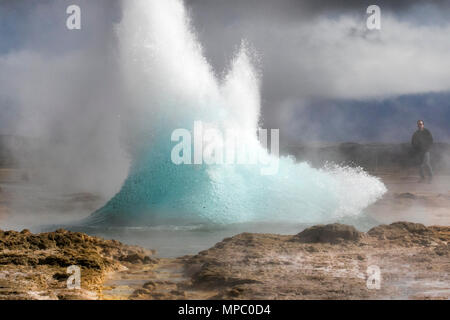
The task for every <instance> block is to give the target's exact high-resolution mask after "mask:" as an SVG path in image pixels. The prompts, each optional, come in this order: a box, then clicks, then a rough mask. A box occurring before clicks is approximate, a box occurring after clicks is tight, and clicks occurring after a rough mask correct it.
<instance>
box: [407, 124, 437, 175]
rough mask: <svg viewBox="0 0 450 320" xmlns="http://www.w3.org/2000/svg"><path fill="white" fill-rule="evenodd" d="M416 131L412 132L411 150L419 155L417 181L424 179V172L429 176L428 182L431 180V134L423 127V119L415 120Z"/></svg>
mask: <svg viewBox="0 0 450 320" xmlns="http://www.w3.org/2000/svg"><path fill="white" fill-rule="evenodd" d="M417 128H418V129H417V131H416V132H414V134H413V136H412V140H411V144H412V147H413V150H414V151H415V152H416V153H417V154H418V155H419V158H420V167H419V174H420V180H419V182H423V181H425V174H426V173H427V174H428V176H429V180H428V181H429V182H430V183H431V181H432V180H433V169H432V168H431V162H430V148H431V146H432V145H433V136H432V135H431V132H430V131H429V130H428V129H426V128H425V123H424V121H423V120H419V121H417Z"/></svg>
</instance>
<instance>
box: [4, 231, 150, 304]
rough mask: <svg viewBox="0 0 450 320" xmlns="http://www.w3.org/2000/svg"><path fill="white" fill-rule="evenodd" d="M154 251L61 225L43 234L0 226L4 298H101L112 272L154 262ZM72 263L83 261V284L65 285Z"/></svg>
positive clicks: (80, 265) (81, 264)
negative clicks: (105, 283) (75, 285)
mask: <svg viewBox="0 0 450 320" xmlns="http://www.w3.org/2000/svg"><path fill="white" fill-rule="evenodd" d="M152 254H153V252H152V251H149V250H145V249H142V248H139V247H135V246H127V245H124V244H121V243H120V242H118V241H115V240H104V239H100V238H97V237H91V236H88V235H86V234H84V233H80V232H70V231H67V230H63V229H59V230H56V231H55V232H47V233H40V234H32V233H31V232H30V231H28V230H23V231H21V232H16V231H1V230H0V299H98V298H101V288H102V283H103V281H104V279H105V276H106V275H107V274H108V273H109V272H115V271H118V270H123V269H130V268H133V267H134V266H135V265H139V266H142V265H144V264H150V263H152V262H153V261H156V260H155V259H154V258H150V256H151V255H152ZM130 257H131V258H130ZM72 265H76V266H78V267H80V271H81V289H80V290H78V289H68V288H67V279H68V278H69V276H70V274H68V273H67V267H69V266H72Z"/></svg>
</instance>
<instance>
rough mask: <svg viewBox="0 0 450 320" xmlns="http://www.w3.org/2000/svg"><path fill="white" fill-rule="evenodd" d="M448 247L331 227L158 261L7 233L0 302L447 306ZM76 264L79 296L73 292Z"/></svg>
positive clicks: (387, 231)
mask: <svg viewBox="0 0 450 320" xmlns="http://www.w3.org/2000/svg"><path fill="white" fill-rule="evenodd" d="M449 241H450V227H438V226H432V227H426V226H424V225H421V224H415V223H409V222H397V223H393V224H390V225H381V226H378V227H375V228H372V229H371V230H369V231H368V232H367V233H362V232H359V231H357V230H356V229H355V228H354V227H352V226H347V225H341V224H332V225H319V226H314V227H311V228H308V229H306V230H304V231H302V232H300V233H298V234H296V235H277V234H258V233H242V234H239V235H236V236H233V237H230V238H226V239H224V240H223V241H221V242H219V243H217V244H216V245H215V246H214V247H212V248H210V249H208V250H204V251H201V252H199V253H198V254H196V255H190V256H183V257H179V258H154V257H153V254H154V252H153V251H149V250H145V249H142V248H139V247H135V246H127V245H124V244H121V243H120V242H118V241H115V240H103V239H100V238H97V237H91V236H88V235H86V234H83V233H79V232H69V231H66V230H57V231H55V232H49V233H40V234H32V233H30V232H29V231H28V230H23V231H22V232H16V231H0V299H450V242H449ZM71 265H77V266H79V267H80V268H81V289H80V290H77V289H68V288H67V279H68V277H69V275H68V273H67V267H68V266H71ZM374 268H375V269H374ZM376 268H378V270H379V272H380V277H379V278H375V280H373V281H370V279H369V277H370V276H371V274H372V272H373V271H374V270H376ZM368 283H369V286H368ZM377 284H379V288H376V285H377Z"/></svg>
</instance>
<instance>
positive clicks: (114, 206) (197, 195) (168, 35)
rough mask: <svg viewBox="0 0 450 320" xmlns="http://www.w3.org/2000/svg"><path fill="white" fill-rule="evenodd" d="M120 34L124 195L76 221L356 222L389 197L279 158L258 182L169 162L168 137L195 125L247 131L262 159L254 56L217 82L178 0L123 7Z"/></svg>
mask: <svg viewBox="0 0 450 320" xmlns="http://www.w3.org/2000/svg"><path fill="white" fill-rule="evenodd" d="M117 35H118V39H119V42H120V65H121V68H122V70H121V71H122V73H123V78H124V83H125V84H126V86H127V92H129V94H130V96H129V101H130V104H129V106H127V110H126V111H127V112H124V113H126V114H127V116H126V117H124V128H125V130H124V136H125V139H124V141H126V148H127V150H128V151H129V154H130V157H131V159H132V163H131V167H130V171H129V175H128V178H127V179H126V180H125V182H124V184H123V186H122V188H121V190H120V191H119V192H118V193H117V194H116V195H115V196H114V197H113V198H112V199H111V200H110V201H108V202H107V203H106V204H105V206H104V207H102V208H100V209H99V210H97V211H96V212H94V213H93V214H92V215H91V216H90V217H88V218H87V219H86V220H84V221H82V224H84V225H90V226H111V225H119V226H136V225H142V224H144V225H161V224H170V225H186V224H198V223H201V224H203V223H210V224H230V223H244V222H252V221H253V222H256V221H263V222H270V221H285V222H293V223H294V222H295V223H317V222H323V221H330V220H332V219H333V218H342V217H348V216H357V215H359V214H360V213H361V212H362V210H363V209H364V208H365V207H367V206H368V205H370V204H371V203H373V202H374V201H376V200H377V199H379V198H380V197H381V196H382V195H383V194H384V192H385V191H386V188H385V187H384V185H383V184H382V183H381V182H380V181H379V180H378V179H377V178H375V177H371V176H369V175H368V174H366V173H365V172H363V171H362V170H359V169H351V168H340V167H336V166H335V167H330V168H327V169H322V170H317V169H313V168H311V167H310V166H309V165H308V164H306V163H295V162H294V160H293V159H292V158H289V157H282V158H280V159H279V168H278V172H277V173H276V174H273V175H262V174H261V165H260V164H259V165H258V164H253V165H252V164H226V165H215V164H212V165H207V164H204V163H203V164H201V165H185V164H179V165H177V164H174V163H173V162H172V160H171V151H172V148H173V147H174V143H173V142H172V141H171V135H172V133H173V131H174V130H176V129H178V128H184V129H186V130H192V129H193V126H194V122H195V121H203V122H206V123H209V124H210V125H211V126H214V127H215V128H216V129H218V130H226V129H227V128H238V129H240V130H242V131H245V132H250V134H249V135H247V136H246V137H244V138H245V140H246V141H250V146H251V148H250V150H249V153H258V154H259V153H261V152H262V153H264V152H266V150H265V149H264V148H263V147H262V146H261V145H260V143H259V141H258V138H257V136H256V131H257V129H258V123H259V120H260V119H259V118H260V95H259V75H258V73H257V72H256V71H255V68H254V67H253V65H252V63H251V61H252V60H251V58H250V56H251V55H250V53H249V52H250V50H248V48H247V46H246V45H245V43H243V44H242V45H241V49H240V51H239V52H238V53H237V54H236V57H235V58H234V59H233V60H232V62H231V67H230V68H229V70H228V72H227V74H226V76H225V77H224V78H223V79H218V78H217V77H216V76H215V75H214V74H213V72H212V71H211V68H210V66H209V64H208V63H207V62H206V60H205V58H204V56H203V55H202V50H201V46H200V44H199V43H198V41H197V40H196V37H195V34H194V33H193V32H192V28H191V26H190V24H189V20H188V18H187V16H186V13H185V8H184V6H183V3H182V2H181V1H180V0H155V1H144V0H136V1H126V2H124V14H123V19H122V21H121V23H120V25H119V26H118V28H117ZM280 130H281V131H282V130H283V128H280Z"/></svg>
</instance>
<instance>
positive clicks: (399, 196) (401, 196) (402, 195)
mask: <svg viewBox="0 0 450 320" xmlns="http://www.w3.org/2000/svg"><path fill="white" fill-rule="evenodd" d="M395 197H396V198H397V199H417V196H416V195H415V194H413V193H409V192H405V193H398V194H396V195H395Z"/></svg>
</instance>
